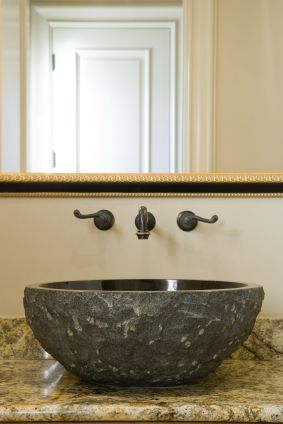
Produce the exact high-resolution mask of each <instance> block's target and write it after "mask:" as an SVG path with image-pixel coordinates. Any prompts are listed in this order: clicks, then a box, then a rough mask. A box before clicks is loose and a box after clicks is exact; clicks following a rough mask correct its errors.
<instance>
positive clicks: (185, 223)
mask: <svg viewBox="0 0 283 424" xmlns="http://www.w3.org/2000/svg"><path fill="white" fill-rule="evenodd" d="M198 221H201V222H206V223H207V224H214V223H215V222H216V221H218V216H217V215H213V216H212V217H211V218H209V219H207V218H202V217H201V216H198V215H196V214H195V213H194V212H191V211H183V212H180V213H179V215H178V217H177V224H178V226H179V228H181V230H183V231H192V230H193V229H194V228H195V227H196V226H197V224H198Z"/></svg>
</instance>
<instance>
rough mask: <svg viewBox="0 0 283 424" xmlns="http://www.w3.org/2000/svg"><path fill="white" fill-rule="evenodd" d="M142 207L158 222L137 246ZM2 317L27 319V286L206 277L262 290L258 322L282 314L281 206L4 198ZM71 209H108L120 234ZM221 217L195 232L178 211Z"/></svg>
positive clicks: (271, 202)
mask: <svg viewBox="0 0 283 424" xmlns="http://www.w3.org/2000/svg"><path fill="white" fill-rule="evenodd" d="M141 205H145V206H147V208H148V210H149V211H151V212H152V213H153V214H154V215H155V217H156V227H155V229H154V230H153V231H152V234H151V235H150V237H149V240H138V239H137V236H136V228H135V225H134V218H135V216H136V215H137V212H138V208H139V206H141ZM0 209H1V222H0V233H1V241H2V251H1V257H0V270H1V271H0V273H1V274H0V275H1V280H0V287H1V297H0V315H2V316H19V315H23V306H22V297H23V290H24V287H25V286H26V285H28V284H33V283H39V282H48V281H60V280H62V281H63V280H78V279H100V278H113V277H116V278H117V277H123V278H140V277H143V278H150V277H155V278H157V277H159V278H164V277H165V278H195V279H198V278H201V279H209V280H210V279H219V280H228V281H229V280H230V281H238V282H251V283H259V284H262V285H263V287H264V290H265V300H264V303H263V309H262V315H265V316H282V296H283V286H282V251H283V237H282V230H281V226H282V216H283V199H281V198H232V197H230V198H229V197H227V198H93V199H91V198H1V199H0ZM74 209H79V210H80V211H81V212H82V213H91V212H95V211H98V210H99V209H109V210H110V211H112V212H113V214H114V216H115V220H116V221H115V225H114V227H113V228H112V229H111V230H109V231H106V232H103V231H99V230H98V229H96V228H95V227H94V225H93V222H92V220H78V219H76V218H75V217H74V216H73V211H74ZM183 210H191V211H193V212H195V213H196V214H199V215H201V216H204V217H211V216H212V215H214V214H217V215H218V216H219V221H218V222H217V223H216V224H213V225H209V224H202V223H200V224H199V225H198V227H197V228H196V229H195V230H194V231H192V232H189V233H186V232H183V231H181V230H180V229H179V228H178V226H177V223H176V219H177V215H178V213H179V212H180V211H183Z"/></svg>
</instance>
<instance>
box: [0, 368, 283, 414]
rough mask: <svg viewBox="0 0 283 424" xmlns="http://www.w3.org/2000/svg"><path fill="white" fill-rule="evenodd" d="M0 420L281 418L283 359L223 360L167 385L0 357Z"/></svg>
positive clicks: (282, 412)
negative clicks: (106, 381)
mask: <svg viewBox="0 0 283 424" xmlns="http://www.w3.org/2000/svg"><path fill="white" fill-rule="evenodd" d="M0 421H6V422H7V421H13V422H15V421H21V422H23V421H73V422H74V421H108V422H109V421H128V422H129V421H130V422H134V421H153V422H154V421H155V422H157V421H217V422H220V421H226V422H283V361H254V360H246V361H244V360H226V361H224V362H223V364H222V365H221V366H220V367H219V368H218V369H217V370H216V372H214V373H212V374H210V375H209V376H208V377H207V378H205V379H203V380H202V381H201V382H199V383H197V384H192V385H189V386H183V387H178V388H167V389H156V388H155V389H134V388H132V389H121V388H119V389H110V388H102V387H98V386H92V385H89V384H87V383H83V382H81V381H79V380H78V379H77V378H76V377H74V376H72V375H71V374H69V373H68V372H66V371H65V370H64V368H63V367H62V366H61V365H60V364H59V363H58V362H56V361H54V360H33V361H29V360H26V361H24V360H22V361H18V360H9V361H0Z"/></svg>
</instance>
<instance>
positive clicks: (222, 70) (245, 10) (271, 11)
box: [215, 0, 283, 172]
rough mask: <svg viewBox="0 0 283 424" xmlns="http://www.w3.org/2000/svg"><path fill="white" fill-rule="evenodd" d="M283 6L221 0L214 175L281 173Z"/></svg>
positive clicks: (277, 1)
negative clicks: (218, 173) (219, 173)
mask: <svg viewBox="0 0 283 424" xmlns="http://www.w3.org/2000/svg"><path fill="white" fill-rule="evenodd" d="M282 22H283V1H282V0H248V1H247V0H218V1H217V55H216V111H215V112H216V170H217V171H218V172H227V171H230V172H242V171H243V172H246V171H256V172H259V171H262V172H266V171H269V172H280V171H282V158H283V119H282V104H283V78H282V75H283V42H282V40H283V25H282Z"/></svg>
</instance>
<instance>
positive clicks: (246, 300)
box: [24, 280, 264, 386]
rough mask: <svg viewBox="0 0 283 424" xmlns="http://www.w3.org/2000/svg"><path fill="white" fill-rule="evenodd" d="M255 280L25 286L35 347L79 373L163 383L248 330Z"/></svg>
mask: <svg viewBox="0 0 283 424" xmlns="http://www.w3.org/2000/svg"><path fill="white" fill-rule="evenodd" d="M263 297H264V292H263V289H262V287H261V286H257V285H253V284H242V283H232V282H223V281H199V280H198V281H196V280H93V281H66V282H58V283H45V284H39V285H33V286H29V287H27V288H26V289H25V295H24V307H25V313H26V318H27V321H28V323H29V325H30V327H31V328H32V330H33V333H34V335H35V337H36V338H37V339H38V340H39V342H40V343H41V345H42V346H43V348H44V349H45V350H46V351H47V352H49V353H50V354H51V355H52V356H53V357H54V358H56V359H57V360H58V361H59V362H61V364H63V365H64V367H65V368H66V369H67V370H68V371H70V372H72V373H73V374H76V375H77V376H79V377H80V378H82V379H83V380H86V381H88V382H91V383H97V384H103V385H114V386H170V385H179V384H187V383H190V382H193V381H196V380H198V379H200V378H202V377H204V376H206V375H207V374H208V373H210V372H211V371H213V370H214V369H215V368H216V367H217V366H218V365H219V364H220V363H221V361H222V360H223V359H224V358H226V357H227V356H228V355H230V354H231V353H232V352H233V351H234V350H236V348H237V347H238V346H239V345H240V344H241V343H242V342H243V341H244V340H245V339H246V338H247V337H248V335H249V334H250V332H251V331H252V328H253V325H254V323H255V319H256V316H257V314H258V313H259V311H260V308H261V304H262V300H263Z"/></svg>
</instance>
